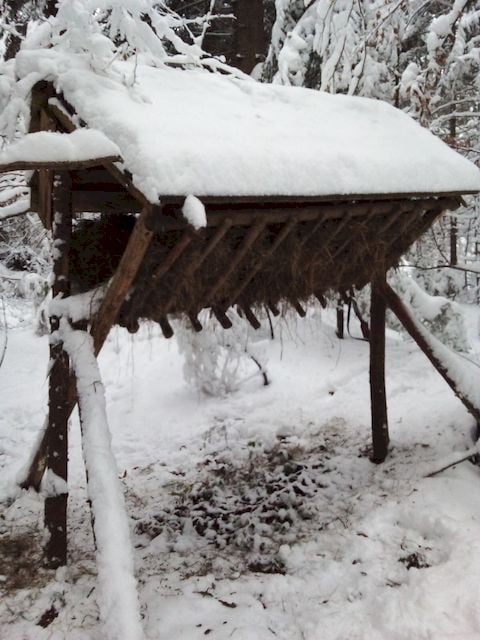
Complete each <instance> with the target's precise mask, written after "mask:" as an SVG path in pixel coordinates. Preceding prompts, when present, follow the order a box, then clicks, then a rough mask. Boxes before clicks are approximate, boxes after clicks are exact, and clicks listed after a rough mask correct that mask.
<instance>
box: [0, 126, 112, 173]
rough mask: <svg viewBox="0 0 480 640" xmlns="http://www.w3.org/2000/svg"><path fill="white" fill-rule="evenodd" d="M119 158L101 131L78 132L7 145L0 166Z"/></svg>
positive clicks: (40, 134)
mask: <svg viewBox="0 0 480 640" xmlns="http://www.w3.org/2000/svg"><path fill="white" fill-rule="evenodd" d="M110 156H113V157H115V156H117V157H119V156H120V150H119V148H118V147H117V145H116V144H114V143H113V142H112V141H111V140H109V139H108V138H107V137H106V136H105V135H104V134H103V133H101V132H100V131H95V130H94V129H77V130H76V131H73V132H72V133H58V132H56V131H38V132H36V133H29V134H27V135H26V136H24V137H23V138H20V139H19V140H17V141H15V142H13V143H12V144H10V145H8V147H7V148H6V149H5V150H4V151H3V152H2V153H0V166H1V165H9V164H15V163H22V164H28V163H32V164H35V163H49V162H52V163H54V162H57V163H69V162H85V161H88V160H96V159H99V158H107V157H110Z"/></svg>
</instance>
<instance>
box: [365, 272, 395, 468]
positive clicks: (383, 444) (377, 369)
mask: <svg viewBox="0 0 480 640" xmlns="http://www.w3.org/2000/svg"><path fill="white" fill-rule="evenodd" d="M383 282H385V274H382V275H381V276H379V277H378V279H376V280H374V281H373V282H372V294H371V308H370V400H371V412H372V445H373V451H372V462H376V463H380V462H383V461H384V460H385V458H386V457H387V453H388V445H389V442H390V439H389V435H388V415H387V397H386V392H385V313H386V307H387V305H386V303H385V300H384V298H383V297H382V294H381V289H380V287H381V284H382V283H383Z"/></svg>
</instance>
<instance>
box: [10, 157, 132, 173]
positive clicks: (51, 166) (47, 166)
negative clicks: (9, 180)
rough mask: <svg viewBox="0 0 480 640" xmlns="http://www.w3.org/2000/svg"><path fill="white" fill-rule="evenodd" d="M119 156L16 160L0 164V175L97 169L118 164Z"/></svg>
mask: <svg viewBox="0 0 480 640" xmlns="http://www.w3.org/2000/svg"><path fill="white" fill-rule="evenodd" d="M120 160H121V158H120V157H119V156H102V157H100V158H91V159H89V160H68V161H64V162H59V161H55V160H45V161H43V162H41V161H38V162H37V161H35V162H32V161H30V160H28V161H25V160H18V161H17V162H7V163H6V164H0V173H10V172H11V171H37V170H44V171H59V172H62V171H74V170H79V169H88V168H89V167H97V166H98V165H104V164H108V163H111V162H119V161H120Z"/></svg>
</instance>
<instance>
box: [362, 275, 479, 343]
mask: <svg viewBox="0 0 480 640" xmlns="http://www.w3.org/2000/svg"><path fill="white" fill-rule="evenodd" d="M388 280H389V284H390V285H392V286H393V288H394V289H395V291H397V292H398V293H399V295H400V297H401V298H402V300H403V301H404V302H405V303H406V304H407V305H408V306H409V307H411V309H412V310H413V312H414V314H415V316H416V317H417V318H418V319H419V320H421V321H422V322H423V324H424V325H425V327H426V328H427V329H428V330H429V331H431V332H432V333H433V335H434V336H435V337H437V338H438V339H439V340H440V342H442V343H443V344H444V345H446V346H448V347H451V348H452V349H454V350H455V351H461V352H467V351H468V350H469V348H470V345H469V342H468V338H467V330H466V326H465V319H464V315H463V312H462V308H461V306H460V305H459V304H457V303H456V302H454V301H452V300H448V299H447V298H445V297H444V296H440V295H430V294H429V293H427V292H426V291H424V290H423V289H422V288H421V287H420V286H419V285H418V284H417V282H416V281H415V279H414V278H413V277H411V275H407V274H405V273H403V272H400V271H393V270H391V271H390V272H389V275H388ZM357 302H358V305H359V307H360V310H361V312H362V314H363V315H364V317H365V319H368V318H369V317H370V286H366V287H364V288H363V289H362V291H360V292H358V294H357ZM386 322H387V327H389V328H391V329H394V330H395V331H398V332H400V333H404V332H405V330H404V328H403V326H402V324H401V323H400V321H399V320H398V319H397V317H396V316H395V315H394V314H393V313H392V312H391V311H389V310H388V309H387V321H386Z"/></svg>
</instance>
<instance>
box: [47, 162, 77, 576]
mask: <svg viewBox="0 0 480 640" xmlns="http://www.w3.org/2000/svg"><path fill="white" fill-rule="evenodd" d="M53 212H54V221H53V247H54V262H53V274H54V281H53V291H52V293H53V297H54V298H55V297H56V296H62V297H65V296H68V295H69V293H70V287H69V280H68V250H69V245H70V237H71V231H72V212H71V179H70V174H69V173H68V172H66V171H65V172H60V173H58V174H57V175H56V176H55V180H54V189H53ZM59 326H60V318H59V317H57V316H55V315H52V316H50V330H51V332H52V333H54V332H55V331H58V329H59ZM68 387H69V358H68V355H67V353H66V352H65V351H64V349H63V343H62V342H59V341H52V343H51V345H50V378H49V393H48V405H49V414H48V425H47V431H46V461H47V487H48V490H49V491H50V495H49V496H48V497H47V498H46V500H45V527H46V528H47V529H48V531H49V533H50V538H49V540H48V542H47V544H46V547H45V556H46V563H47V565H48V566H49V567H52V568H56V567H59V566H62V565H65V564H66V562H67V499H68V493H67V491H66V482H67V465H68V418H69V415H70V411H69V398H68Z"/></svg>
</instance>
